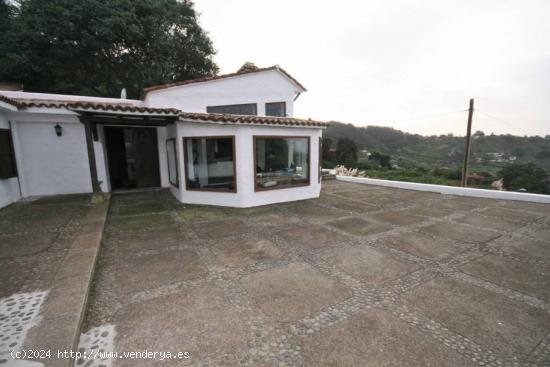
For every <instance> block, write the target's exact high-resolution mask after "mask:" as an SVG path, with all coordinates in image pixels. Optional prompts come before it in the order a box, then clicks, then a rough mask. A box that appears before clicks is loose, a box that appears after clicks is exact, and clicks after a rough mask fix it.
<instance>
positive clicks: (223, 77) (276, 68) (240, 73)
mask: <svg viewBox="0 0 550 367" xmlns="http://www.w3.org/2000/svg"><path fill="white" fill-rule="evenodd" d="M270 70H278V71H280V72H281V73H283V74H284V75H285V76H286V77H287V78H289V79H290V80H292V81H293V82H294V83H296V85H297V86H298V87H300V88H301V89H303V90H304V91H307V89H306V88H305V87H304V86H303V85H302V84H301V83H300V82H299V81H297V80H296V79H294V78H293V77H292V76H291V75H290V74H289V73H287V72H286V71H285V70H284V69H283V68H281V67H280V66H278V65H273V66H270V67H267V68H255V69H247V70H244V71H237V72H235V73H230V74H222V75H216V76H210V77H204V78H198V79H191V80H184V81H181V82H175V83H168V84H161V85H153V86H151V87H147V88H144V89H143V92H144V94H145V95H147V93H149V92H152V91H155V90H160V89H166V88H172V87H179V86H181V85H187V84H195V83H203V82H209V81H211V80H218V79H225V78H231V77H234V76H240V75H246V74H252V73H260V72H262V71H270Z"/></svg>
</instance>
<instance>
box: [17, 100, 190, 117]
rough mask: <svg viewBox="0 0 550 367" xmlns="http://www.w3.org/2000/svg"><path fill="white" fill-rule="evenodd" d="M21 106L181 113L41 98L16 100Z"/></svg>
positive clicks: (116, 104)
mask: <svg viewBox="0 0 550 367" xmlns="http://www.w3.org/2000/svg"><path fill="white" fill-rule="evenodd" d="M16 102H17V103H18V107H19V108H22V109H23V108H30V107H38V108H67V109H92V110H101V111H106V112H111V111H113V112H139V113H152V114H155V113H158V114H171V115H179V114H180V112H181V111H180V110H178V109H176V108H152V107H139V106H134V105H131V104H124V103H95V102H87V101H74V102H73V101H71V102H69V101H55V102H50V101H39V100H28V101H25V100H16Z"/></svg>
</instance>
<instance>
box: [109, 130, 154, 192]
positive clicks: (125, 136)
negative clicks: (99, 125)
mask: <svg viewBox="0 0 550 367" xmlns="http://www.w3.org/2000/svg"><path fill="white" fill-rule="evenodd" d="M105 143H106V145H107V158H108V161H109V175H110V178H111V190H120V189H139V188H145V187H158V186H160V174H159V156H158V144H157V129H155V128H149V127H105Z"/></svg>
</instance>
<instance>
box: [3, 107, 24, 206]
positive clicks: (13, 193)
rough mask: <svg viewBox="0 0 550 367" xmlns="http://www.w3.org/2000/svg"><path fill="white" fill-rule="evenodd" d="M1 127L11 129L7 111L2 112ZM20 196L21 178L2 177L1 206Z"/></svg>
mask: <svg viewBox="0 0 550 367" xmlns="http://www.w3.org/2000/svg"><path fill="white" fill-rule="evenodd" d="M0 129H10V124H9V121H8V116H7V113H2V112H0ZM20 198H21V194H20V192H19V179H18V178H17V177H12V178H8V179H0V208H2V207H4V206H6V205H9V204H11V203H13V202H14V201H17V200H19V199H20Z"/></svg>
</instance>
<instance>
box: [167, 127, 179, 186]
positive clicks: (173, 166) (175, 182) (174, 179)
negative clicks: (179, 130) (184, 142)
mask: <svg viewBox="0 0 550 367" xmlns="http://www.w3.org/2000/svg"><path fill="white" fill-rule="evenodd" d="M166 158H167V159H166V160H167V162H168V181H170V184H171V185H172V186H175V187H178V186H179V178H178V157H177V151H176V139H174V138H172V139H168V140H166Z"/></svg>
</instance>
